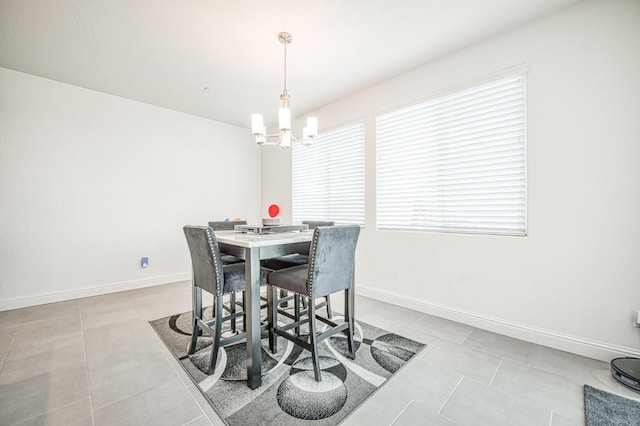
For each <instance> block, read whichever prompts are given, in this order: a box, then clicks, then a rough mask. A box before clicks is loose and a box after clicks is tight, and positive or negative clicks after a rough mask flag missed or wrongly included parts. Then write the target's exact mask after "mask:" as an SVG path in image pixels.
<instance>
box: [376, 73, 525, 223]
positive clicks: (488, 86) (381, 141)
mask: <svg viewBox="0 0 640 426" xmlns="http://www.w3.org/2000/svg"><path fill="white" fill-rule="evenodd" d="M525 112H526V110H525V72H524V71H518V72H516V73H515V74H512V75H509V76H507V77H503V78H500V79H497V80H494V81H491V82H488V83H484V84H480V85H477V86H475V87H471V88H468V89H465V90H461V91H458V92H456V93H452V94H449V95H446V96H442V97H439V98H436V99H433V100H430V101H428V102H425V103H422V104H419V105H415V106H412V107H409V108H405V109H402V110H399V111H394V112H392V113H389V114H385V115H380V116H378V117H377V118H376V130H377V132H376V138H377V142H376V143H377V156H378V162H377V171H376V173H377V176H376V179H377V226H378V228H379V229H411V230H437V231H445V232H463V233H483V234H505V235H526V157H525V154H526V127H525V124H526V123H525V118H526V117H525Z"/></svg>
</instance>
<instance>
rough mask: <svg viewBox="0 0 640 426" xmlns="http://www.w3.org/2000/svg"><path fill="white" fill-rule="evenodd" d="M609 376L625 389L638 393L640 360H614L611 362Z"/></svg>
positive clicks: (639, 389) (639, 387)
mask: <svg viewBox="0 0 640 426" xmlns="http://www.w3.org/2000/svg"><path fill="white" fill-rule="evenodd" d="M611 374H612V375H613V377H614V378H615V379H616V380H617V381H619V382H620V383H622V384H623V385H625V386H626V387H628V388H631V389H633V390H634V391H636V392H640V358H616V359H614V360H612V361H611Z"/></svg>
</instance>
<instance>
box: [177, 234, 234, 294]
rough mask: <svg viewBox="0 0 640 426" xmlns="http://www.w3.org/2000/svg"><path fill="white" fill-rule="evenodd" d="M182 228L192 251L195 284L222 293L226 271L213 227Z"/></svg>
mask: <svg viewBox="0 0 640 426" xmlns="http://www.w3.org/2000/svg"><path fill="white" fill-rule="evenodd" d="M182 229H183V230H184V236H185V237H186V238H187V244H188V245H189V252H190V253H191V266H192V267H193V285H195V286H197V287H200V288H202V289H204V290H206V291H208V292H209V293H212V294H215V295H217V296H220V295H222V293H223V288H224V272H223V270H222V261H221V260H220V249H219V248H218V241H217V240H216V234H215V232H214V231H213V228H212V227H210V226H209V227H207V226H189V225H187V226H185V227H184V228H182Z"/></svg>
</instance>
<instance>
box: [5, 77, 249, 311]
mask: <svg viewBox="0 0 640 426" xmlns="http://www.w3.org/2000/svg"><path fill="white" fill-rule="evenodd" d="M259 210H260V148H259V147H257V146H256V145H255V143H252V138H251V135H250V132H249V131H248V130H246V129H241V128H238V127H234V126H230V125H226V124H222V123H219V122H214V121H210V120H206V119H202V118H198V117H194V116H190V115H187V114H183V113H178V112H175V111H171V110H167V109H163V108H158V107H154V106H151V105H147V104H143V103H139V102H134V101H131V100H127V99H123V98H119V97H115V96H110V95H106V94H103V93H99V92H94V91H91V90H86V89H82V88H79V87H75V86H70V85H67V84H62V83H59V82H55V81H52V80H47V79H43V78H39V77H35V76H32V75H28V74H23V73H19V72H15V71H11V70H7V69H3V68H0V310H4V309H11V308H15V307H20V306H27V305H33V304H39V303H46V302H52V301H57V300H65V299H69V298H75V297H82V296H87V295H91V294H100V293H105V292H111V291H117V290H121V289H125V288H135V287H142V286H147V285H154V284H161V283H168V282H174V281H179V280H183V279H187V278H188V277H189V276H190V269H191V263H190V259H189V254H188V250H187V246H186V242H185V240H184V235H183V233H182V226H183V225H185V224H206V222H207V221H208V220H219V219H225V218H232V219H233V218H234V217H241V218H246V219H249V220H250V221H252V222H255V221H257V220H258V219H259V218H260V214H259ZM143 256H147V257H149V261H150V266H149V268H147V269H142V268H141V267H140V258H141V257H143Z"/></svg>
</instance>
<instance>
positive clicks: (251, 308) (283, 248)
mask: <svg viewBox="0 0 640 426" xmlns="http://www.w3.org/2000/svg"><path fill="white" fill-rule="evenodd" d="M312 238H313V230H312V229H303V230H296V231H292V232H291V231H290V232H273V233H269V232H267V233H257V232H251V231H246V230H245V231H241V230H234V231H217V232H216V239H217V241H218V246H219V247H220V251H221V252H222V253H226V254H231V255H234V256H236V257H239V258H241V259H244V261H245V279H246V288H245V298H246V301H245V304H246V306H245V307H244V311H245V314H246V330H247V331H246V333H247V337H246V338H247V386H249V388H251V389H256V388H258V387H260V385H261V384H262V368H261V365H260V359H261V356H260V352H261V350H262V345H261V341H260V340H261V339H260V336H261V331H262V328H263V326H262V324H261V321H260V305H261V302H260V261H261V260H264V259H271V258H274V257H279V256H284V255H287V254H293V253H300V252H308V251H309V246H310V244H311V240H312Z"/></svg>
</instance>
